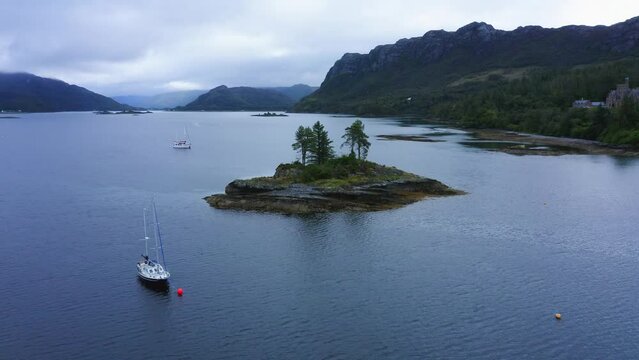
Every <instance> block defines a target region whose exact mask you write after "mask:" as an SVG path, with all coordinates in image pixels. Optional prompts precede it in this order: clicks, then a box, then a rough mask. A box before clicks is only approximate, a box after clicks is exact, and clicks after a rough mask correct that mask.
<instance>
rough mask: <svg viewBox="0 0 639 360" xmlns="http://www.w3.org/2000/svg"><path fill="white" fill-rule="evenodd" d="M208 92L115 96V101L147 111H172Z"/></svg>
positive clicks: (188, 91)
mask: <svg viewBox="0 0 639 360" xmlns="http://www.w3.org/2000/svg"><path fill="white" fill-rule="evenodd" d="M205 92H206V90H187V91H174V92H168V93H162V94H157V95H152V96H138V95H126V96H114V97H113V99H114V100H116V101H118V102H119V103H122V104H127V105H131V106H134V107H140V108H145V109H172V108H174V107H176V106H183V105H186V104H188V103H190V102H191V101H193V100H195V99H196V98H197V97H198V96H200V95H202V94H204V93H205Z"/></svg>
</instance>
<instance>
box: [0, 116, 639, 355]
mask: <svg viewBox="0 0 639 360" xmlns="http://www.w3.org/2000/svg"><path fill="white" fill-rule="evenodd" d="M250 115H251V114H246V113H200V112H196V113H164V112H157V113H154V114H147V115H143V116H138V117H133V116H120V117H109V118H108V119H107V118H105V117H100V116H97V115H93V114H82V113H61V114H23V115H21V118H20V119H2V121H0V134H11V136H6V137H4V138H3V141H2V142H0V163H1V164H2V175H1V176H0V233H1V234H2V235H0V237H1V241H0V253H1V254H4V255H5V256H4V257H3V258H2V261H0V284H2V285H3V288H5V289H8V291H9V293H10V296H5V297H3V300H2V310H3V321H2V322H1V323H0V358H5V357H7V356H6V354H10V355H9V358H18V359H85V358H92V359H128V358H136V359H137V358H145V357H149V356H151V355H150V354H151V351H150V347H149V346H146V345H147V344H148V345H152V353H153V354H160V355H159V356H160V357H167V358H193V359H199V358H265V357H267V358H397V359H405V358H453V359H466V358H473V359H494V358H509V359H518V358H542V359H550V358H610V357H611V351H613V350H614V354H613V355H612V356H613V357H615V358H636V355H637V349H636V346H635V343H636V335H637V331H636V324H637V323H639V312H637V311H636V310H637V309H636V294H637V293H639V282H637V281H636V278H637V259H639V242H637V241H636V234H637V233H639V225H637V224H639V221H638V219H637V214H639V192H637V191H636V186H637V185H636V184H637V183H639V162H638V161H637V160H636V159H630V158H612V157H607V156H593V155H568V156H560V157H542V156H522V157H519V156H510V155H508V154H502V153H498V152H492V151H481V150H471V149H469V148H468V147H467V146H465V145H462V144H460V143H459V142H458V141H466V140H468V139H467V136H465V135H463V133H462V132H458V131H457V130H448V129H445V128H443V127H442V126H441V125H433V126H428V129H426V128H427V126H424V125H421V124H419V125H415V123H414V122H411V121H409V120H407V119H401V120H400V121H399V122H396V121H394V120H392V119H381V118H379V119H363V121H364V122H365V125H366V131H367V133H368V134H369V136H370V141H371V143H372V146H371V151H370V159H371V160H373V161H376V162H380V163H384V164H388V165H392V166H396V167H398V168H401V169H405V170H407V171H411V172H414V173H416V174H420V175H424V176H428V177H432V178H435V179H438V180H441V181H442V182H444V183H446V184H448V185H450V186H452V187H455V188H459V189H462V190H464V191H467V192H468V195H464V196H458V197H450V198H435V199H428V200H425V201H420V202H417V203H414V204H411V205H409V206H406V207H404V208H401V209H395V210H391V211H381V212H372V213H349V212H344V213H336V214H318V215H305V216H283V215H274V214H260V213H253V212H235V211H222V210H216V209H213V208H211V207H209V206H208V204H206V203H205V202H204V201H203V200H202V197H204V196H206V195H209V194H210V193H213V192H219V191H223V190H224V187H225V186H226V184H227V183H228V182H229V181H231V180H232V179H235V178H245V177H251V176H256V175H264V174H272V173H273V169H274V168H275V167H276V166H277V165H278V164H279V163H281V162H283V161H290V160H293V159H294V158H295V154H294V153H293V151H292V150H291V147H290V144H291V142H292V138H293V135H294V133H295V130H296V129H297V127H298V126H299V125H304V126H309V125H312V124H313V123H314V122H315V121H318V120H321V121H322V123H324V124H325V126H326V128H327V130H328V131H329V134H330V135H331V136H332V138H333V141H334V143H335V144H340V143H341V141H342V139H341V138H340V137H341V135H342V134H343V132H344V128H345V127H347V126H348V125H350V123H352V119H349V118H334V117H330V116H328V115H311V114H289V117H287V118H256V117H251V116H250ZM398 123H399V124H401V125H403V126H406V127H405V128H404V127H400V126H398ZM196 124H197V125H198V126H196ZM184 125H187V126H188V127H189V129H190V136H191V141H192V142H193V148H192V149H191V150H190V151H188V152H184V151H182V152H178V151H175V150H174V149H172V148H171V146H170V145H171V140H170V139H172V138H173V137H174V136H175V133H176V132H181V131H183V128H184ZM431 128H432V129H431ZM426 131H432V132H434V133H435V134H437V133H441V134H444V133H454V134H452V135H446V136H444V135H442V138H443V140H447V141H445V142H433V143H424V142H409V141H392V142H391V141H379V140H378V139H377V138H376V136H377V135H383V134H400V133H401V134H422V133H424V132H426ZM70 143H73V144H75V146H73V147H72V146H69V145H68V144H70ZM510 145H512V146H516V145H518V144H510ZM16 149H19V151H17V150H16ZM542 150H543V149H537V151H542ZM153 194H156V201H157V202H158V211H159V217H160V218H161V219H162V224H161V227H162V230H163V234H162V235H163V237H164V238H165V242H164V243H165V252H166V256H167V261H168V263H169V264H170V271H171V286H170V288H169V287H166V288H162V287H160V288H157V287H155V286H149V285H148V284H146V283H144V282H141V281H139V280H135V281H134V280H133V277H134V276H136V271H135V266H132V265H133V264H134V263H135V261H137V259H138V257H139V254H140V252H141V250H142V247H143V244H141V243H140V242H139V241H138V240H137V239H138V238H139V237H140V236H139V235H140V234H139V232H140V230H141V229H140V228H141V224H140V222H141V219H140V212H141V209H142V207H143V206H144V205H145V204H148V201H149V199H150V197H151V196H152V195H153ZM86 254H91V256H90V258H89V259H87V255H86ZM136 279H137V278H136ZM178 287H181V288H184V289H185V294H184V297H180V298H178V297H177V296H176V294H175V291H172V289H177V288H178ZM556 312H561V313H562V314H563V318H564V320H562V321H561V322H558V321H556V320H554V317H553V314H554V313H556ZM611 314H613V315H611ZM614 314H623V316H614ZM611 349H612V350H611Z"/></svg>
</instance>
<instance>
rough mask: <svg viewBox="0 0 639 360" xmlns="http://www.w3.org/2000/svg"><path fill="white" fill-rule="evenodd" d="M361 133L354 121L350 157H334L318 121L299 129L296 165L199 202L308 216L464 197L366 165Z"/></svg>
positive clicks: (360, 126) (396, 171)
mask: <svg viewBox="0 0 639 360" xmlns="http://www.w3.org/2000/svg"><path fill="white" fill-rule="evenodd" d="M363 130H364V125H363V124H362V122H361V121H359V120H357V121H355V122H354V123H353V124H352V125H351V126H350V127H348V128H346V134H345V135H344V136H343V138H345V139H346V141H345V143H344V144H345V145H346V146H348V147H349V148H350V150H351V151H350V154H349V155H344V156H341V157H335V156H334V155H333V150H332V147H331V141H330V140H329V138H328V135H327V133H326V131H325V130H324V127H323V126H322V125H321V124H320V123H319V122H317V123H315V125H314V126H313V127H312V128H310V127H308V128H305V127H303V126H300V127H299V129H298V130H297V132H296V134H295V138H296V142H295V143H294V144H293V148H294V149H295V150H297V151H299V152H300V155H301V161H298V162H295V163H292V164H280V165H279V166H278V167H277V169H276V170H275V174H274V175H273V176H269V177H257V178H253V179H246V180H234V181H232V182H231V183H229V184H228V185H227V186H226V189H225V193H224V194H215V195H211V196H207V197H205V198H204V199H205V200H206V201H207V202H208V203H209V204H210V205H211V206H213V207H215V208H218V209H235V210H253V211H263V212H275V213H283V214H311V213H322V212H334V211H379V210H387V209H393V208H398V207H401V206H404V205H407V204H410V203H413V202H416V201H419V200H421V199H424V198H426V197H435V196H450V195H461V194H464V192H463V191H459V190H455V189H452V188H450V187H448V186H446V185H445V184H443V183H441V182H439V181H437V180H433V179H429V178H425V177H421V176H419V175H415V174H411V173H408V172H405V171H402V170H399V169H396V168H394V167H388V166H384V165H380V164H376V163H374V162H370V161H366V160H365V157H366V155H367V153H368V148H369V147H370V143H369V142H368V141H367V139H368V136H367V135H366V134H365V133H364V131H363ZM307 160H308V162H307Z"/></svg>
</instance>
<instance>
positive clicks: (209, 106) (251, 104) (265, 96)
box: [176, 85, 295, 111]
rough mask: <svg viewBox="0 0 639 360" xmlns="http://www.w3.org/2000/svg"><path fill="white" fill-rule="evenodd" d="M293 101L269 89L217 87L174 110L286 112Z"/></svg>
mask: <svg viewBox="0 0 639 360" xmlns="http://www.w3.org/2000/svg"><path fill="white" fill-rule="evenodd" d="M294 103H295V101H294V100H293V99H291V98H290V97H288V96H286V95H284V94H282V93H280V92H277V91H275V90H269V89H257V88H251V87H244V86H242V87H234V88H229V87H226V86H224V85H222V86H218V87H216V88H214V89H212V90H211V91H209V92H207V93H206V94H202V95H200V96H199V97H198V98H197V99H195V100H194V101H193V102H191V103H189V104H187V105H185V106H180V107H178V108H176V110H183V111H200V110H204V111H238V110H265V111H266V110H274V111H278V110H288V109H290V108H291V107H292V106H293V104H294Z"/></svg>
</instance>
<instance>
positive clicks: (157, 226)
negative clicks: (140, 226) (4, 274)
mask: <svg viewBox="0 0 639 360" xmlns="http://www.w3.org/2000/svg"><path fill="white" fill-rule="evenodd" d="M153 217H154V220H155V239H156V241H158V242H159V247H160V250H161V251H162V265H163V266H164V269H165V270H166V260H165V259H164V246H163V245H162V235H160V223H158V213H157V210H156V209H155V200H154V201H153ZM155 251H156V254H157V251H158V246H156V247H155ZM156 256H157V259H158V261H160V256H159V254H157V255H156Z"/></svg>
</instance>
